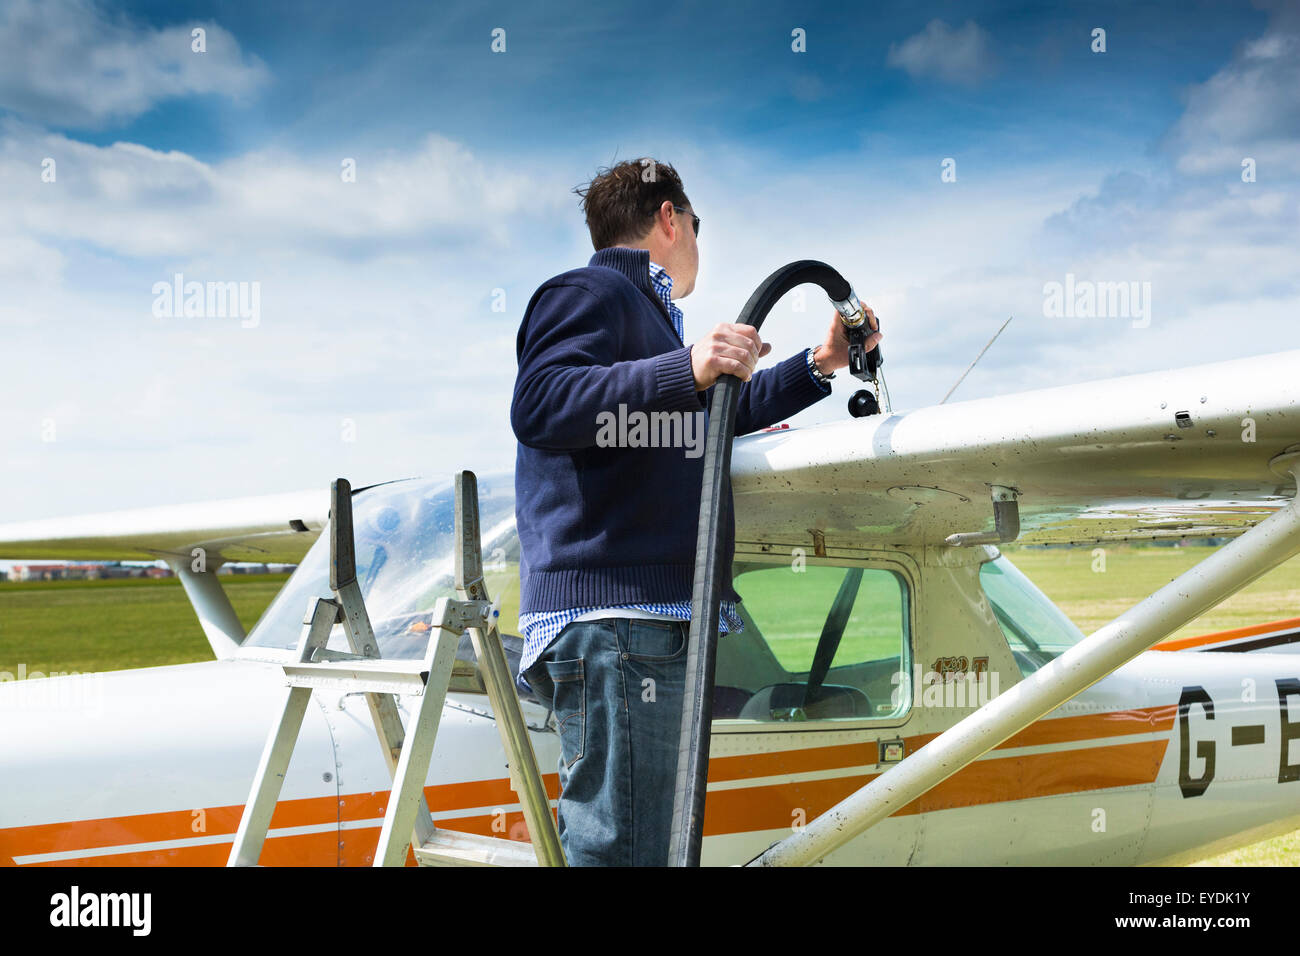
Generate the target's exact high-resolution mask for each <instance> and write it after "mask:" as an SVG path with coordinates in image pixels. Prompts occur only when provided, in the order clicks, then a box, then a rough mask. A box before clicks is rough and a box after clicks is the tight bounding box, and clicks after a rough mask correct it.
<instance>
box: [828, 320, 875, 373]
mask: <svg viewBox="0 0 1300 956" xmlns="http://www.w3.org/2000/svg"><path fill="white" fill-rule="evenodd" d="M862 310H863V311H864V312H866V313H867V322H868V324H869V325H870V326H871V328H872V329H873V332H872V334H871V335H869V336H867V340H866V343H865V344H866V350H867V351H868V352H870V351H871V350H872V349H874V348H875V347H876V346H877V345H878V344H880V337H881V334H882V333H881V332H879V331H874V330H878V329H879V328H880V323H879V322H877V321H876V313H874V312H872V311H871V307H870V306H868V305H863V306H862ZM813 361H814V362H816V363H817V367H818V368H819V369H821V371H822V374H823V375H830V374H831V373H832V372H835V371H838V370H839V369H842V368H848V366H849V330H848V329H847V328H845V326H844V321H843V320H842V319H841V318H840V314H839V313H838V312H832V313H831V327H830V329H828V330H827V332H826V341H825V342H823V343H822V344H821V345H819V346H817V348H816V349H815V350H814V351H813Z"/></svg>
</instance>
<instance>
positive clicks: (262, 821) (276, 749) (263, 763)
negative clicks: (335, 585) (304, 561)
mask: <svg viewBox="0 0 1300 956" xmlns="http://www.w3.org/2000/svg"><path fill="white" fill-rule="evenodd" d="M338 613H339V606H338V605H337V604H336V603H334V602H333V601H330V600H328V599H326V598H316V599H314V600H313V601H312V603H311V605H310V607H309V608H308V610H307V619H306V620H305V621H303V629H302V637H301V638H300V639H299V641H298V660H299V662H300V663H301V662H306V661H309V660H310V659H311V656H312V653H313V652H314V651H315V650H316V648H318V647H324V646H325V645H326V644H327V643H328V642H329V636H330V628H332V627H333V626H334V622H335V621H336V620H337V619H338ZM310 700H311V688H310V687H291V688H289V692H288V694H287V695H286V696H285V699H284V709H283V711H282V712H281V714H280V722H279V723H278V724H277V725H276V728H275V729H274V730H272V731H271V735H270V736H269V737H268V738H267V740H266V746H265V747H263V748H262V757H261V759H260V760H259V761H258V764H257V773H256V774H254V776H253V789H252V792H251V793H250V795H249V800H248V802H247V803H246V804H245V805H244V812H243V813H242V814H241V815H240V818H239V829H238V830H237V831H235V842H234V844H233V845H232V846H231V848H230V857H229V858H228V859H227V860H226V866H257V861H258V859H260V858H261V856H262V845H263V844H264V843H265V842H266V833H267V830H269V829H270V827H271V817H272V815H273V814H274V813H275V805H276V803H277V802H278V801H279V799H280V788H281V787H282V786H283V785H284V775H285V773H287V772H288V770H289V760H290V759H291V758H292V757H293V748H294V745H295V744H296V743H297V742H298V734H299V733H300V732H301V730H302V720H303V717H304V716H305V715H306V713H307V703H308V702H309V701H310Z"/></svg>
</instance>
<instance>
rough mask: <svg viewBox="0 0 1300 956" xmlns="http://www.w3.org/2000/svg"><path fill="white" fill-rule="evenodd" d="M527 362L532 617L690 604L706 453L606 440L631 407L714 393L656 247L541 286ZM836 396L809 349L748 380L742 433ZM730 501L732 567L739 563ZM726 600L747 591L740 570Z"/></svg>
mask: <svg viewBox="0 0 1300 956" xmlns="http://www.w3.org/2000/svg"><path fill="white" fill-rule="evenodd" d="M516 357H517V358H518V361H519V370H518V375H517V378H516V379H515V389H514V398H513V400H512V401H511V405H510V424H511V427H512V428H513V429H514V433H515V437H516V438H517V439H519V446H518V452H517V455H516V460H515V514H516V518H517V522H518V528H519V543H520V548H521V555H520V559H519V577H520V581H521V589H522V591H521V594H520V601H519V611H520V613H528V612H534V611H557V610H563V609H566V608H572V607H606V606H611V605H619V604H629V603H643V602H644V603H649V602H655V601H664V602H667V601H681V600H690V597H691V585H692V580H693V577H694V571H695V538H696V531H697V524H698V522H699V500H700V485H701V482H702V480H703V474H704V458H703V456H699V457H694V458H692V457H689V456H688V455H687V454H686V452H685V450H684V449H683V448H681V447H676V448H674V447H660V448H649V447H601V445H599V444H597V432H598V431H599V430H600V426H601V419H600V418H599V417H598V416H600V413H601V412H609V413H612V414H614V415H615V416H617V415H618V414H619V405H620V404H624V405H626V407H627V412H629V413H631V412H636V411H641V412H647V413H649V412H681V413H686V414H690V413H695V412H699V411H700V410H701V409H705V410H706V411H707V407H708V403H709V402H710V401H712V397H713V388H712V387H710V388H708V389H707V390H706V391H704V392H697V391H696V389H695V375H694V372H693V371H692V369H691V347H690V346H689V345H685V346H683V345H682V342H681V340H680V339H679V338H678V337H677V332H676V330H675V329H674V328H673V325H672V320H671V319H670V318H669V316H668V312H667V310H666V309H665V308H664V305H663V303H662V302H661V301H660V300H659V298H658V296H656V295H655V292H654V287H653V286H652V285H651V282H650V254H649V252H648V251H646V250H644V249H630V248H625V247H621V246H615V247H611V248H608V249H601V250H599V251H598V252H596V254H595V255H593V256H592V257H591V261H590V263H588V265H587V266H586V267H585V268H582V269H573V270H571V271H569V272H565V273H563V274H561V275H558V276H556V277H555V278H553V279H549V280H548V281H546V282H544V283H542V285H541V286H540V287H539V288H538V290H537V291H536V292H535V293H533V297H532V299H531V300H530V301H529V303H528V308H527V310H526V311H525V312H524V318H523V322H522V323H521V324H520V327H519V336H518V339H517V342H516ZM829 394H830V386H829V385H826V386H821V385H818V384H817V383H816V382H814V381H813V379H812V377H811V376H810V375H809V374H808V367H807V359H806V354H805V352H804V351H800V352H798V353H797V354H795V355H793V356H791V357H790V358H788V359H786V360H785V361H783V362H780V363H779V364H777V365H776V366H774V367H772V368H767V369H763V370H761V371H758V372H756V373H755V374H754V375H753V377H752V378H751V379H750V380H749V381H748V382H746V383H744V386H743V387H742V388H741V391H740V400H739V403H738V406H737V418H736V434H738V435H743V434H746V433H747V432H752V431H756V430H758V429H760V428H765V427H767V426H768V425H771V424H773V423H775V422H778V421H781V420H782V419H785V418H789V417H790V416H791V415H794V414H795V413H797V412H799V411H802V410H803V409H805V408H807V407H808V406H810V405H812V404H813V403H814V402H816V401H818V400H819V399H822V398H825V397H826V396H827V395H829ZM700 417H701V418H703V416H700ZM700 442H701V447H702V442H703V438H702V437H701V438H700ZM728 494H730V491H729V490H728ZM727 504H728V507H727V515H728V526H727V528H726V529H725V530H724V534H723V540H724V542H725V545H726V553H725V555H724V560H723V565H722V566H723V567H726V568H730V566H731V560H732V556H733V555H734V552H735V522H734V520H733V519H732V518H731V507H730V505H731V502H730V501H728V502H727ZM721 599H722V600H724V601H738V600H739V599H740V596H739V595H738V594H737V593H736V592H735V590H734V588H733V587H732V584H731V580H730V576H728V579H727V586H726V589H725V591H724V592H723V594H722V596H721Z"/></svg>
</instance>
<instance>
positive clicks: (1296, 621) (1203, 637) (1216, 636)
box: [1151, 617, 1300, 651]
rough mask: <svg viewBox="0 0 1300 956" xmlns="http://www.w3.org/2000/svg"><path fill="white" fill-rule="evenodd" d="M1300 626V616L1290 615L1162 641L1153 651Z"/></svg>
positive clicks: (1179, 649)
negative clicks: (1228, 629)
mask: <svg viewBox="0 0 1300 956" xmlns="http://www.w3.org/2000/svg"><path fill="white" fill-rule="evenodd" d="M1295 628H1300V617H1289V618H1287V619H1286V620H1284V621H1270V622H1269V623H1268V624H1252V625H1251V626H1250V627H1236V628H1233V629H1232V630H1230V631H1215V632H1214V633H1213V634H1198V635H1196V636H1195V637H1180V638H1178V639H1177V640H1174V641H1161V642H1160V643H1159V644H1157V645H1155V647H1153V648H1151V650H1153V651H1182V650H1186V649H1187V648H1189V647H1205V646H1206V645H1209V644H1224V643H1226V642H1228V641H1235V640H1238V639H1239V638H1243V637H1254V636H1255V635H1257V634H1271V633H1272V632H1273V631H1288V630H1294V629H1295Z"/></svg>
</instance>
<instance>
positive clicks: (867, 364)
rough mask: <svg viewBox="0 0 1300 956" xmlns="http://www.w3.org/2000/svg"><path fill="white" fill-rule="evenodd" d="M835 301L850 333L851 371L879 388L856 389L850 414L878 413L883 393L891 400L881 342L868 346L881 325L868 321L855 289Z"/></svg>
mask: <svg viewBox="0 0 1300 956" xmlns="http://www.w3.org/2000/svg"><path fill="white" fill-rule="evenodd" d="M832 301H833V304H834V306H835V311H837V312H838V313H839V314H840V321H841V322H843V323H844V328H845V331H846V332H847V334H848V339H849V374H851V375H852V376H853V377H854V378H857V379H861V380H862V381H864V382H870V383H871V384H872V386H873V387H874V388H875V391H874V392H872V391H871V390H869V389H865V388H861V389H858V390H857V391H856V392H854V393H853V395H852V396H850V398H849V414H850V415H852V416H853V417H854V418H865V417H866V416H868V415H875V414H876V413H877V412H879V411H880V396H881V395H883V396H884V398H885V403H886V407H887V406H888V402H889V393H888V391H887V390H885V389H884V377H883V376H882V375H881V374H880V366H881V365H882V364H884V357H883V356H882V355H881V354H880V346H879V345H877V346H876V347H875V348H873V349H871V350H870V351H868V350H867V347H866V343H867V338H868V337H869V336H870V335H871V334H872V333H873V332H875V331H878V329H873V328H872V327H871V323H870V322H868V321H867V311H866V309H864V308H863V307H862V303H861V302H860V301H859V300H858V297H857V295H856V294H855V293H854V292H853V290H852V289H849V297H848V298H847V299H843V300H840V301H836V300H832ZM877 325H879V321H877Z"/></svg>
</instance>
